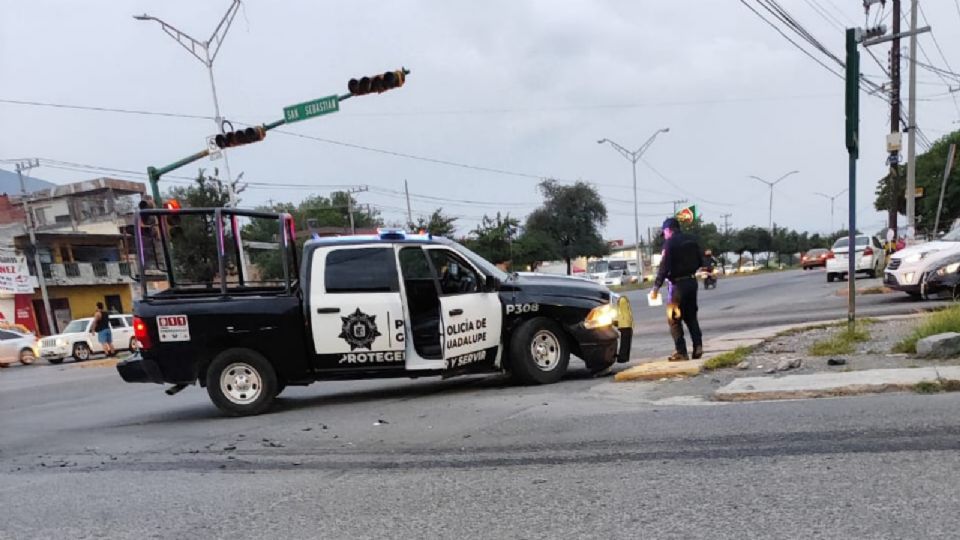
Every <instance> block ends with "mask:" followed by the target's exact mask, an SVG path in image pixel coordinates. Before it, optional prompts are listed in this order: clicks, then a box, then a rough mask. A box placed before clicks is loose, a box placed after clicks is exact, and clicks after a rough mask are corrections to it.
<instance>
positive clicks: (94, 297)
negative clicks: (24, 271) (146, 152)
mask: <svg viewBox="0 0 960 540" xmlns="http://www.w3.org/2000/svg"><path fill="white" fill-rule="evenodd" d="M145 192H146V188H145V186H144V185H143V184H140V183H136V182H128V181H125V180H117V179H114V178H97V179H94V180H87V181H83V182H76V183H73V184H66V185H60V186H55V187H52V188H49V189H43V190H40V191H35V192H33V193H31V194H30V195H28V197H29V206H30V211H31V213H32V214H33V216H34V223H35V224H36V230H35V234H36V240H37V253H38V254H39V257H40V267H41V268H40V271H41V272H42V275H43V277H44V280H45V282H46V285H47V293H48V295H49V297H50V306H51V311H52V312H53V317H54V319H55V320H56V328H54V327H53V326H52V325H51V324H50V323H49V321H47V320H46V316H45V310H44V308H43V303H42V298H41V293H40V290H39V288H38V289H37V290H36V291H35V293H34V295H33V308H34V313H35V316H36V318H37V327H38V329H39V330H40V332H41V333H43V334H50V333H53V332H54V331H55V330H56V329H60V328H63V327H64V326H65V325H66V324H67V323H68V322H69V321H71V320H72V319H76V318H80V317H87V316H90V315H92V314H93V312H94V311H95V310H96V303H97V302H103V304H104V305H105V306H106V307H107V308H108V309H110V310H111V311H116V312H118V313H129V312H130V310H131V309H133V291H134V289H135V288H134V287H132V285H133V284H134V281H135V280H134V279H133V274H134V272H135V271H132V269H131V263H132V262H133V261H134V258H133V256H132V254H131V252H132V251H133V246H132V238H131V237H130V236H129V229H130V227H129V226H128V223H129V220H130V214H131V213H132V212H133V209H134V208H135V207H136V204H137V202H138V201H139V200H140V198H141V197H142V196H143V194H144V193H145ZM14 204H17V205H19V207H20V208H22V207H23V202H22V201H20V200H19V199H14ZM3 218H4V216H3V215H2V214H0V244H3V245H7V246H10V245H12V246H13V247H14V248H15V249H16V251H18V252H20V253H24V254H27V255H28V257H27V261H28V266H29V267H30V274H31V275H34V276H36V275H37V268H35V265H34V260H33V248H32V246H31V243H30V237H29V233H28V231H27V230H26V226H25V223H23V222H22V221H19V222H17V221H15V222H13V223H4V219H3Z"/></svg>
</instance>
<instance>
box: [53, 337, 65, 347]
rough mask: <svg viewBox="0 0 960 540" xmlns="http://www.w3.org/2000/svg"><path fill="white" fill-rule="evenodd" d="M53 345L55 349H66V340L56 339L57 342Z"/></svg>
mask: <svg viewBox="0 0 960 540" xmlns="http://www.w3.org/2000/svg"><path fill="white" fill-rule="evenodd" d="M53 344H54V345H56V346H57V347H66V346H67V340H65V339H63V338H57V340H56V341H54V342H53Z"/></svg>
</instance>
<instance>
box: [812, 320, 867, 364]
mask: <svg viewBox="0 0 960 540" xmlns="http://www.w3.org/2000/svg"><path fill="white" fill-rule="evenodd" d="M844 324H846V323H844ZM863 326H864V325H862V324H861V325H858V326H857V327H855V328H854V329H853V330H852V331H851V330H849V329H848V328H844V329H843V330H841V331H839V332H837V333H836V334H834V335H832V336H830V337H829V338H827V339H822V340H820V341H818V342H816V343H814V344H813V345H811V346H810V354H811V355H813V356H834V355H839V354H852V353H853V352H854V351H856V344H857V343H861V342H864V341H867V340H869V339H870V332H869V331H868V330H867V329H866V328H864V327H863Z"/></svg>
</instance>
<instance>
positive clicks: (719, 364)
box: [703, 347, 753, 370]
mask: <svg viewBox="0 0 960 540" xmlns="http://www.w3.org/2000/svg"><path fill="white" fill-rule="evenodd" d="M752 351H753V348H752V347H737V348H736V349H734V350H732V351H727V352H725V353H721V354H718V355H717V356H714V357H713V358H710V359H709V360H707V361H705V362H704V363H703V369H707V370H714V369H722V368H728V367H733V366H735V365H737V364H739V363H740V362H743V361H744V360H745V359H746V358H747V355H749V354H750V353H751V352H752Z"/></svg>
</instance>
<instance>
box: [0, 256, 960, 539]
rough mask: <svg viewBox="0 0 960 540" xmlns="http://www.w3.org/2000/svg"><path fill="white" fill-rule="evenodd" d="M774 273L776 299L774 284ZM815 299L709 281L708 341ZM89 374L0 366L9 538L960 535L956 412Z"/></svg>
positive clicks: (648, 391)
mask: <svg viewBox="0 0 960 540" xmlns="http://www.w3.org/2000/svg"><path fill="white" fill-rule="evenodd" d="M820 276H821V277H822V274H820ZM784 278H786V281H787V283H789V284H790V285H788V286H783V285H781V286H779V287H775V286H774V280H777V279H784ZM791 280H792V281H791ZM815 281H816V280H815V279H814V278H813V277H812V276H810V275H806V276H805V275H802V274H796V273H793V274H791V273H787V274H778V275H776V276H753V277H749V278H738V279H730V280H726V281H723V282H721V283H720V288H719V289H718V290H717V291H710V292H709V293H707V294H708V295H710V296H707V299H706V300H705V302H704V304H705V307H704V311H705V312H706V313H705V324H710V325H713V326H708V328H713V329H714V331H720V329H724V328H730V329H735V328H739V327H742V326H741V325H742V324H743V323H737V322H735V321H734V322H729V323H728V322H726V321H725V320H724V319H725V317H723V316H722V315H719V316H716V317H713V316H710V313H711V311H712V310H713V312H715V313H718V314H722V313H724V312H726V311H730V310H724V309H723V307H725V302H730V303H735V304H736V307H735V308H734V309H737V310H740V311H741V312H742V313H749V311H751V310H753V309H759V308H760V307H761V306H763V305H771V306H772V308H771V309H772V310H776V311H777V313H781V314H783V315H782V316H783V317H786V315H787V314H788V312H789V311H790V310H789V309H784V308H783V307H781V306H780V304H781V302H780V300H778V299H776V298H775V297H774V296H773V295H774V294H776V292H777V291H787V292H788V293H789V294H793V295H794V296H795V297H799V296H803V295H802V293H801V291H805V290H807V289H806V288H807V287H813V286H815ZM822 289H823V288H822V287H821V293H822ZM737 290H740V291H741V292H740V293H738V292H737ZM747 290H752V291H755V292H757V293H758V294H759V295H761V296H766V297H769V299H767V300H765V302H766V304H763V303H762V302H764V301H763V300H760V299H758V298H750V295H745V294H744V293H743V291H747ZM744 296H746V298H744ZM813 296H814V297H816V298H819V301H820V302H826V301H827V300H825V297H824V295H823V294H820V293H816V294H814V295H813ZM721 300H722V301H721ZM871 300H873V299H871ZM714 302H716V307H713V306H714ZM816 302H817V300H812V301H811V302H809V304H815V303H816ZM877 303H878V306H877V308H876V309H892V307H900V309H904V308H905V307H906V306H913V304H909V303H905V302H901V301H899V299H898V298H896V297H891V298H889V299H877ZM887 304H889V306H887ZM811 307H812V306H811ZM744 316H745V315H744ZM82 366H83V365H82V364H81V365H79V366H78V365H73V364H64V365H62V366H50V365H46V364H43V363H38V364H37V365H34V366H23V367H14V368H10V369H6V370H3V371H0V538H3V539H6V538H71V539H84V538H131V539H144V538H176V539H183V538H232V539H238V538H239V539H243V538H285V539H296V538H418V539H419V538H491V539H493V538H496V539H502V538H551V539H553V538H683V539H687V538H711V539H725V538H730V539H743V538H871V539H877V538H956V536H957V533H956V531H957V530H960V514H958V513H957V512H956V510H957V508H958V507H960V452H958V450H960V426H958V422H957V419H956V418H957V415H956V411H957V410H958V407H960V394H943V395H936V396H918V395H913V394H891V395H883V396H875V397H859V398H841V399H825V400H814V401H790V402H772V403H749V404H717V403H712V402H709V401H705V400H704V399H703V398H702V397H701V396H698V395H686V394H685V393H684V392H687V393H693V394H695V392H691V390H690V389H691V388H695V387H696V382H695V381H690V382H689V383H674V382H648V383H614V382H612V380H611V379H609V378H607V379H593V378H590V377H589V376H588V375H587V374H586V373H585V372H584V370H583V369H582V368H579V367H578V368H577V369H575V370H574V371H573V372H572V373H571V374H570V376H568V377H567V378H566V379H565V380H564V381H562V382H560V383H558V384H556V385H552V386H546V387H517V386H511V385H509V384H508V383H507V382H506V381H504V380H503V379H502V378H499V377H472V378H462V379H453V380H450V381H439V380H433V379H430V380H414V381H408V380H391V381H357V382H330V383H320V384H317V385H314V386H311V387H306V388H288V389H287V390H286V391H285V392H284V394H283V396H282V397H281V398H280V399H279V402H278V404H277V406H276V407H275V409H274V410H273V411H271V412H270V413H268V414H265V415H262V416H259V417H253V418H224V417H221V416H220V415H219V414H218V412H217V410H216V409H215V408H214V407H213V406H212V405H211V404H210V402H209V401H208V399H207V397H206V394H205V392H204V391H202V390H201V389H199V388H195V387H194V388H188V389H186V390H185V391H183V392H182V393H180V394H178V395H176V396H173V397H168V396H165V395H164V394H163V393H162V388H161V387H160V386H156V385H132V384H125V383H123V382H122V381H120V379H119V377H118V376H117V374H116V372H115V370H114V369H112V368H105V367H99V368H98V367H82Z"/></svg>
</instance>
